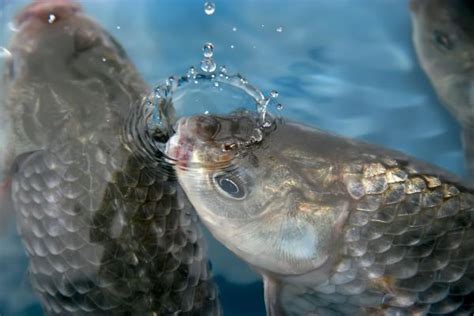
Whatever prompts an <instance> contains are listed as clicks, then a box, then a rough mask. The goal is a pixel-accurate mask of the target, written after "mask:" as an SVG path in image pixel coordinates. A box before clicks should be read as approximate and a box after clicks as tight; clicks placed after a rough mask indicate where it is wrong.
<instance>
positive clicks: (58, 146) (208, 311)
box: [5, 0, 220, 316]
mask: <svg viewBox="0 0 474 316" xmlns="http://www.w3.org/2000/svg"><path fill="white" fill-rule="evenodd" d="M16 24H17V27H18V28H19V31H18V32H17V33H16V34H15V35H14V37H13V39H12V42H11V47H10V51H11V53H12V55H13V58H12V59H11V60H10V61H9V62H8V64H7V65H6V69H7V70H6V74H5V76H6V81H7V85H8V87H7V91H8V102H7V108H6V112H7V113H8V115H9V117H10V120H11V126H12V131H11V141H12V142H11V146H10V152H11V154H12V155H11V157H16V158H15V159H13V158H11V159H9V161H14V162H12V163H11V165H12V179H13V184H12V196H13V201H14V207H15V210H16V212H17V222H18V230H19V233H20V235H21V238H22V241H23V244H24V247H25V249H26V252H27V254H28V257H29V274H30V280H31V283H32V285H33V288H34V290H35V291H36V292H37V293H38V294H39V297H40V299H41V302H42V305H43V307H44V310H45V312H46V313H47V314H56V315H155V316H157V315H219V314H220V306H219V303H218V299H217V292H216V291H217V289H216V286H215V284H214V283H213V281H212V279H211V275H210V269H209V266H208V262H207V260H206V257H205V245H204V243H203V236H202V233H201V230H200V228H199V226H198V224H197V217H196V215H195V214H194V210H193V209H192V207H191V206H190V204H189V202H188V200H187V199H186V198H185V196H184V195H183V192H182V190H181V188H180V187H179V186H178V184H177V181H176V180H175V179H173V174H172V173H170V172H171V171H170V170H169V168H168V169H167V168H166V166H164V165H163V164H162V162H161V159H160V156H159V154H158V153H159V151H158V150H156V151H155V149H156V148H155V145H154V144H155V143H156V140H155V138H156V137H157V136H160V135H157V134H156V133H152V132H151V131H149V130H147V129H146V118H147V116H146V115H147V114H146V111H145V108H146V107H145V106H144V105H140V104H138V103H137V101H138V102H139V101H140V100H141V98H142V97H143V95H146V93H147V92H148V88H147V86H146V84H145V83H144V82H143V80H142V79H141V78H140V76H139V75H138V73H137V71H136V70H135V68H134V66H133V65H132V64H131V62H130V60H129V59H128V57H127V55H126V53H125V52H124V50H123V49H122V47H121V46H120V45H119V44H118V43H117V42H116V41H115V40H114V39H113V38H112V37H111V36H110V35H109V34H107V32H106V31H104V30H103V29H102V28H101V27H100V26H99V25H98V24H96V23H95V22H93V21H92V20H91V19H89V18H87V17H86V16H85V15H84V14H83V12H82V11H81V9H80V7H79V6H78V5H77V4H75V3H73V2H71V1H65V0H55V1H36V2H33V3H32V4H30V5H29V6H28V7H26V8H25V9H24V10H22V11H21V12H20V13H19V14H18V16H17V17H16ZM143 102H145V103H146V97H145V99H144V101H143ZM145 103H144V104H145ZM137 104H138V105H137ZM142 110H143V111H144V112H141V111H142ZM160 137H162V138H163V137H164V136H163V135H161V136H160Z"/></svg>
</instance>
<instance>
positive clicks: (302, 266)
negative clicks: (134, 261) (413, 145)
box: [167, 115, 474, 315]
mask: <svg viewBox="0 0 474 316" xmlns="http://www.w3.org/2000/svg"><path fill="white" fill-rule="evenodd" d="M255 128H258V127H257V125H256V123H255V120H254V119H253V118H252V117H251V116H247V115H233V116H229V117H214V116H196V117H190V118H185V119H181V120H180V121H179V122H178V126H177V134H176V135H175V136H173V137H172V138H171V139H170V141H169V143H168V147H167V153H168V155H169V156H170V157H173V158H174V159H176V170H177V174H178V178H179V181H180V183H181V185H182V187H183V188H184V190H185V192H186V194H187V196H188V197H189V199H190V201H191V203H192V204H193V206H194V207H195V208H196V210H197V212H198V214H199V216H200V218H201V220H202V221H203V222H204V223H205V224H206V225H207V227H208V228H209V229H210V231H211V232H212V233H213V234H214V236H215V237H216V238H217V239H218V240H220V241H221V242H222V243H223V244H224V245H226V246H227V247H228V248H229V249H231V250H232V251H233V252H235V253H236V254H237V255H239V256H240V257H241V258H242V259H244V260H245V261H247V262H248V263H250V264H251V265H252V266H253V267H254V268H255V269H256V270H258V271H260V273H261V274H262V276H263V278H264V285H265V300H266V306H267V311H268V315H434V314H442V315H443V314H444V315H446V314H450V315H472V313H473V312H474V306H473V303H474V295H473V294H474V293H473V290H474V255H473V254H474V227H473V219H474V190H473V189H472V188H470V187H467V186H465V185H463V184H462V183H461V182H459V181H458V180H457V179H455V178H454V177H453V176H450V175H449V174H447V173H446V172H444V171H442V170H440V169H439V168H437V167H434V166H431V165H428V164H425V163H421V162H417V161H416V160H415V159H413V158H410V157H408V156H406V155H404V154H401V153H399V152H396V151H391V150H387V149H383V148H380V147H377V146H373V145H369V144H365V143H362V142H357V141H353V140H349V139H346V138H342V137H338V136H335V135H331V134H327V133H324V132H322V131H319V130H316V129H312V128H309V127H305V126H302V125H298V124H296V123H284V122H281V123H278V124H275V125H274V126H273V128H271V129H270V130H268V129H267V130H265V132H264V135H263V140H262V141H260V142H255V141H253V142H252V141H250V142H249V141H248V140H252V139H253V140H255V139H256V138H254V137H253V135H254V134H255ZM257 139H258V138H257Z"/></svg>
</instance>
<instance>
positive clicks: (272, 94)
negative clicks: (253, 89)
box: [270, 90, 278, 99]
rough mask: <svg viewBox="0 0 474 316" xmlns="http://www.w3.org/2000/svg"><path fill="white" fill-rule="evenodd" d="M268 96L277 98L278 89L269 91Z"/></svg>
mask: <svg viewBox="0 0 474 316" xmlns="http://www.w3.org/2000/svg"><path fill="white" fill-rule="evenodd" d="M270 97H271V98H273V99H275V98H278V91H276V90H272V91H270Z"/></svg>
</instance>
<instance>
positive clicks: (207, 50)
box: [202, 43, 214, 58]
mask: <svg viewBox="0 0 474 316" xmlns="http://www.w3.org/2000/svg"><path fill="white" fill-rule="evenodd" d="M202 51H203V55H204V57H207V58H211V57H212V55H214V45H213V44H212V43H206V44H204V46H203V47H202Z"/></svg>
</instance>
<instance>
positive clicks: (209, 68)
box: [201, 58, 217, 72]
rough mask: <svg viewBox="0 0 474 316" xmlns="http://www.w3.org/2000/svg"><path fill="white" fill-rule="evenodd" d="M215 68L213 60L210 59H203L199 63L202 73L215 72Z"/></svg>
mask: <svg viewBox="0 0 474 316" xmlns="http://www.w3.org/2000/svg"><path fill="white" fill-rule="evenodd" d="M216 67H217V66H216V63H215V62H214V60H212V58H204V59H203V60H202V61H201V69H202V71H204V72H213V71H214V70H216Z"/></svg>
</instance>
